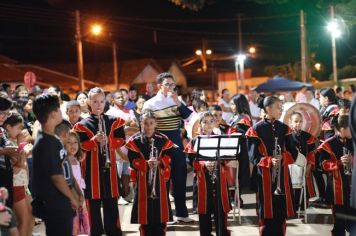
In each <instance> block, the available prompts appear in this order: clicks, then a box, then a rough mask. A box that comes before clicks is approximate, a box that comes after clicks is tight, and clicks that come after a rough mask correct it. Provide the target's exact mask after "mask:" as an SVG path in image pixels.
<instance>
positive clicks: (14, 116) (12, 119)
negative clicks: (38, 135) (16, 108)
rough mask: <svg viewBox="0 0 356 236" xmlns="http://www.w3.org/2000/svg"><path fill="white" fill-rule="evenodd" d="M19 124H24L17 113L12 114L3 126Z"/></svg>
mask: <svg viewBox="0 0 356 236" xmlns="http://www.w3.org/2000/svg"><path fill="white" fill-rule="evenodd" d="M20 123H21V124H23V123H24V121H23V118H22V116H21V115H20V114H19V113H17V112H12V113H11V114H10V116H9V117H8V118H7V119H6V120H5V121H4V124H3V126H4V127H5V126H6V125H10V126H11V127H13V126H15V125H17V124H20Z"/></svg>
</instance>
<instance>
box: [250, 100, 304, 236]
mask: <svg viewBox="0 0 356 236" xmlns="http://www.w3.org/2000/svg"><path fill="white" fill-rule="evenodd" d="M258 105H259V107H260V108H261V109H263V111H264V113H265V117H264V119H262V120H261V121H260V122H258V123H257V124H255V125H254V126H253V127H251V128H250V129H249V130H248V131H247V132H246V136H247V146H248V154H249V159H250V162H251V163H252V165H253V166H254V169H253V173H252V174H253V176H254V178H255V180H256V182H255V183H256V185H257V189H256V190H257V207H258V217H259V227H260V230H259V232H260V235H263V236H264V235H278V236H282V235H285V233H286V219H287V218H288V217H293V216H294V209H293V198H292V184H291V182H290V176H289V170H288V165H289V164H292V163H293V162H294V161H295V159H296V158H297V154H298V151H297V150H296V148H295V146H293V145H292V142H291V134H292V130H291V129H290V128H289V127H288V126H287V125H286V124H284V123H282V122H280V121H279V120H278V119H279V118H280V116H281V114H282V102H281V101H280V100H279V99H278V98H277V97H275V96H268V97H265V98H263V99H260V100H259V104H258ZM276 148H277V149H278V150H275V149H276ZM276 170H278V173H279V174H277V175H276V176H279V179H280V185H279V187H280V190H281V191H280V192H281V194H277V193H276V191H275V190H276V189H277V182H278V181H277V180H276V179H277V178H274V177H272V176H273V172H275V171H276Z"/></svg>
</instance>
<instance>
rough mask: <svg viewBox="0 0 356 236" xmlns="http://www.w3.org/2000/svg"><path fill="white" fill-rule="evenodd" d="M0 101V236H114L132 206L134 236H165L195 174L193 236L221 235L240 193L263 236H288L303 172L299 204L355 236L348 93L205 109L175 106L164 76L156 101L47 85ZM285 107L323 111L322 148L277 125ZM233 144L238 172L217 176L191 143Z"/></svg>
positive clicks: (224, 96) (284, 96)
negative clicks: (252, 198) (235, 140)
mask: <svg viewBox="0 0 356 236" xmlns="http://www.w3.org/2000/svg"><path fill="white" fill-rule="evenodd" d="M0 90H1V91H0V145H1V146H0V187H1V188H0V229H1V231H0V235H13V236H14V235H20V236H30V235H32V231H33V228H34V225H35V224H36V223H40V222H41V220H43V222H44V224H45V227H46V234H47V235H49V236H52V235H58V236H65V235H68V236H69V235H80V234H87V235H93V236H99V235H102V234H106V235H108V236H118V235H122V234H123V231H122V229H121V224H120V215H119V207H118V204H121V205H127V204H130V203H132V213H131V223H133V224H140V227H139V233H140V235H155V236H156V235H165V233H166V230H167V227H169V225H170V224H174V223H177V222H183V223H187V224H189V223H191V222H193V219H192V218H190V217H189V215H188V208H187V199H186V192H187V189H186V185H187V184H186V182H187V174H188V171H187V169H193V171H194V179H193V209H192V214H198V216H199V230H200V235H203V236H207V235H211V234H212V231H213V222H214V224H215V229H216V232H217V235H230V234H231V232H230V231H229V229H228V221H227V214H228V213H229V212H230V210H231V206H232V204H236V203H238V205H239V206H241V207H243V201H242V198H241V195H242V194H244V193H245V192H246V189H249V190H248V191H253V192H255V193H256V213H257V215H258V219H259V220H258V227H259V232H260V235H268V236H272V235H273V236H274V235H285V234H286V220H287V219H289V218H291V217H295V213H296V211H297V209H298V208H301V202H300V201H299V199H300V195H301V192H300V191H297V190H296V189H293V186H292V182H291V178H290V172H289V171H290V170H289V169H290V168H289V166H290V165H291V164H294V163H295V164H297V165H298V163H300V162H302V163H305V167H306V168H305V173H304V175H305V178H306V181H305V186H304V188H305V191H306V192H307V198H308V199H311V198H314V201H313V203H314V204H316V206H320V207H330V208H332V213H333V217H334V226H333V229H332V234H333V235H345V232H346V231H348V232H351V230H354V231H353V232H354V233H355V235H356V227H355V223H356V222H353V221H352V220H351V218H350V217H349V216H355V214H356V210H355V209H354V208H352V206H351V205H350V201H351V199H350V198H351V194H352V186H351V185H352V183H351V179H352V178H351V175H352V174H353V173H354V171H353V163H354V157H353V156H354V155H353V153H354V146H353V144H352V137H355V136H356V134H355V133H354V130H355V123H356V121H355V120H352V119H351V118H350V117H349V116H350V109H351V100H352V99H353V98H354V97H355V86H354V85H350V86H349V87H347V88H345V89H344V90H343V89H342V88H336V89H335V90H334V89H332V88H323V89H321V90H314V89H311V88H307V87H303V88H302V89H301V90H300V91H298V92H297V93H296V94H293V93H291V92H285V93H281V94H278V96H277V95H276V94H274V95H272V94H258V93H257V92H256V91H255V90H253V89H251V90H250V91H248V93H247V94H246V95H244V94H240V93H239V94H236V95H234V96H232V97H230V92H229V90H228V89H223V90H222V91H221V94H220V98H219V99H216V101H213V100H212V99H211V98H210V99H209V100H208V98H207V96H206V94H205V92H204V90H203V89H193V91H191V94H190V95H189V96H181V95H180V94H178V92H177V85H176V83H175V80H174V77H173V76H172V75H171V74H170V73H162V74H159V75H158V76H157V89H155V85H153V84H152V83H148V84H147V85H146V91H145V93H143V94H138V91H137V90H136V88H134V87H131V88H130V89H129V90H127V89H124V88H121V89H118V90H116V91H110V92H106V91H104V90H103V89H101V88H98V87H95V88H91V89H90V90H89V91H80V92H78V93H77V94H76V96H75V98H74V99H73V100H71V99H70V98H69V96H68V95H65V94H64V93H63V92H62V91H61V90H60V88H59V87H58V86H55V85H52V86H51V87H49V88H47V89H42V88H40V87H39V86H38V85H35V86H34V87H32V88H27V87H26V86H24V85H18V86H17V87H16V88H15V90H12V87H11V86H10V85H9V84H2V85H1V88H0ZM294 98H295V99H294ZM354 100H355V99H354ZM291 102H292V103H307V104H311V105H312V106H314V107H315V109H317V110H319V111H320V114H318V115H320V117H321V119H322V124H320V125H321V126H322V129H321V130H322V131H321V133H320V135H319V136H317V137H316V136H313V135H312V134H310V133H308V132H306V131H305V130H302V127H303V122H306V121H305V120H304V118H303V114H302V112H301V111H298V110H297V111H294V112H293V113H292V114H291V115H290V118H289V121H288V123H287V124H285V123H283V122H282V121H280V117H281V115H282V111H283V109H287V108H288V107H290V106H288V105H287V104H289V103H291ZM354 103H355V102H354ZM351 117H352V114H351ZM235 133H240V134H244V136H243V137H242V138H241V142H240V149H239V150H240V152H239V155H238V157H237V160H236V161H222V162H221V163H220V166H217V162H216V161H214V160H208V161H202V160H200V159H198V158H197V157H198V156H199V155H200V154H198V153H197V147H196V146H197V145H196V143H197V140H198V137H200V136H204V137H209V136H214V135H232V134H235ZM303 158H304V159H303ZM303 160H304V162H303ZM303 165H304V164H303ZM217 169H219V171H218V172H217ZM217 173H219V174H220V175H219V176H217ZM237 173H238V174H237ZM236 176H237V177H236ZM325 177H326V179H327V181H325V180H324V178H325ZM236 178H237V180H236ZM217 179H218V181H216V180H217ZM353 184H354V185H355V184H356V183H353ZM217 190H218V191H217ZM353 191H355V190H353ZM217 194H219V196H217ZM170 198H173V199H174V204H175V217H174V216H173V214H172V210H171V205H170V204H171V203H170ZM217 199H219V200H220V202H218V201H217ZM315 199H316V200H315ZM308 204H309V201H308ZM354 207H356V206H354ZM212 216H214V217H212ZM218 229H219V230H218Z"/></svg>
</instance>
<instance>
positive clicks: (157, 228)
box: [139, 223, 167, 236]
mask: <svg viewBox="0 0 356 236" xmlns="http://www.w3.org/2000/svg"><path fill="white" fill-rule="evenodd" d="M139 230H140V235H141V236H164V235H166V231H167V225H166V224H165V223H161V224H147V225H140V228H139Z"/></svg>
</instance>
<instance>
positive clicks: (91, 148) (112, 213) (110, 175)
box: [73, 115, 125, 236]
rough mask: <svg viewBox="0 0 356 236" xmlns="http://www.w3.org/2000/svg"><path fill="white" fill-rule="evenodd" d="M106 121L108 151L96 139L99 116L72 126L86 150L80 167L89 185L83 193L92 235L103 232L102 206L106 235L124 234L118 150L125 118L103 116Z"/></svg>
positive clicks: (123, 141) (122, 141) (122, 135)
mask: <svg viewBox="0 0 356 236" xmlns="http://www.w3.org/2000/svg"><path fill="white" fill-rule="evenodd" d="M103 120H104V121H103V122H105V128H106V132H105V133H106V135H107V144H108V145H107V149H108V150H101V149H102V148H100V144H99V143H98V142H96V140H95V139H94V136H95V135H96V134H97V133H98V130H99V128H98V123H99V120H98V118H97V116H95V115H91V116H89V117H87V118H85V119H83V120H81V121H80V122H79V123H77V124H76V125H75V126H74V127H73V129H74V131H75V132H77V133H78V135H79V137H80V142H81V148H82V149H83V151H84V152H85V153H86V155H85V160H84V161H83V162H82V166H81V167H82V175H83V178H84V180H85V184H86V188H85V190H84V195H85V198H86V200H87V205H88V210H89V216H90V224H91V232H92V234H91V235H93V236H97V235H102V234H103V233H104V230H103V224H102V221H101V211H100V209H101V206H103V210H104V229H105V232H106V234H107V235H110V236H111V235H121V234H122V232H121V226H120V219H119V209H118V206H117V198H118V197H119V185H118V177H117V169H116V157H115V152H116V150H117V149H119V148H120V147H121V146H123V145H124V144H125V131H124V124H125V121H124V120H123V119H121V118H114V117H112V116H107V115H103ZM102 151H103V152H102ZM104 151H105V153H106V155H109V156H108V157H109V159H110V163H111V164H110V166H109V168H107V167H106V157H105V156H104Z"/></svg>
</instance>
